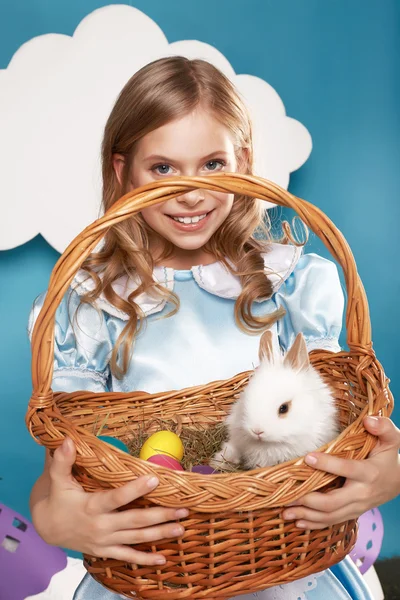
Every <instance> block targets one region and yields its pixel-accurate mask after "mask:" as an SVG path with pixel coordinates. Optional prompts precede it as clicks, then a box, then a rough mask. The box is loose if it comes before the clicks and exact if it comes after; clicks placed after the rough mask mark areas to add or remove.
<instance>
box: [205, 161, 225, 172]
mask: <svg viewBox="0 0 400 600" xmlns="http://www.w3.org/2000/svg"><path fill="white" fill-rule="evenodd" d="M224 166H225V163H224V162H223V161H222V160H209V161H208V163H206V168H207V171H219V170H220V169H222V168H223V167H224Z"/></svg>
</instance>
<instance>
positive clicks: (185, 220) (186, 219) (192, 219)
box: [167, 210, 212, 225]
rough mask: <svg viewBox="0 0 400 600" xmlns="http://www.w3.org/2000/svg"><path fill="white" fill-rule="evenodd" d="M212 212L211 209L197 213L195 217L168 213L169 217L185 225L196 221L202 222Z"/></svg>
mask: <svg viewBox="0 0 400 600" xmlns="http://www.w3.org/2000/svg"><path fill="white" fill-rule="evenodd" d="M211 212H212V211H211V210H210V211H209V212H205V213H203V214H201V215H195V216H193V217H188V216H181V217H174V216H173V215H167V217H169V218H170V219H172V220H173V221H176V222H177V223H183V224H184V225H194V224H196V223H200V221H202V220H203V219H205V218H206V217H208V215H209V214H210V213H211Z"/></svg>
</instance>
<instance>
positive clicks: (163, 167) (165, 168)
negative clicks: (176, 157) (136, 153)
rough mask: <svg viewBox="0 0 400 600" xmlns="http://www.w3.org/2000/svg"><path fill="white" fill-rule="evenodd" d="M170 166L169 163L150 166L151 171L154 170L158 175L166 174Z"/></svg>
mask: <svg viewBox="0 0 400 600" xmlns="http://www.w3.org/2000/svg"><path fill="white" fill-rule="evenodd" d="M170 168H171V167H170V166H169V165H156V166H155V167H153V168H152V171H156V173H158V174H159V175H168V174H169V169H170Z"/></svg>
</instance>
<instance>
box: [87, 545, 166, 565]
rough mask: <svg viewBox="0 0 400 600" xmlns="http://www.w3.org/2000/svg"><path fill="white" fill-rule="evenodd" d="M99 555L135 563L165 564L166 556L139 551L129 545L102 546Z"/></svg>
mask: <svg viewBox="0 0 400 600" xmlns="http://www.w3.org/2000/svg"><path fill="white" fill-rule="evenodd" d="M98 556H101V557H105V556H106V557H107V558H115V559H116V560H122V561H123V562H127V563H132V564H135V565H163V564H165V562H166V561H165V557H164V556H163V555H162V554H155V553H150V552H149V553H147V552H139V551H138V550H134V549H133V548H130V547H129V546H108V547H105V548H101V550H100V552H99V553H98Z"/></svg>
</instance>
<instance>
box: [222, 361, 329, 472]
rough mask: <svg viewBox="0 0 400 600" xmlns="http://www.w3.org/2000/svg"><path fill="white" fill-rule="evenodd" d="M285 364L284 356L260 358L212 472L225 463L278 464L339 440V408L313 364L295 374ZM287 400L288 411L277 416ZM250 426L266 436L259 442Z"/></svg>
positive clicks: (233, 411) (231, 416) (233, 410)
mask: <svg viewBox="0 0 400 600" xmlns="http://www.w3.org/2000/svg"><path fill="white" fill-rule="evenodd" d="M286 363H287V361H285V363H284V357H283V356H281V357H274V360H273V362H272V361H270V360H265V359H264V360H262V362H261V364H260V366H259V367H258V368H257V369H256V371H255V372H254V374H253V375H252V377H251V378H250V380H249V383H248V385H247V387H246V388H245V389H244V391H243V392H242V394H241V396H240V398H239V399H238V400H237V402H236V403H235V404H234V405H233V406H232V408H231V411H230V413H229V415H228V417H227V419H226V425H227V427H228V433H229V438H228V442H226V443H225V444H224V445H223V447H222V449H221V451H220V452H218V453H217V454H215V455H214V457H213V459H212V461H211V464H212V465H213V466H214V468H218V464H219V465H220V466H221V461H222V462H225V461H227V462H233V463H238V462H240V461H242V462H243V463H244V465H245V466H246V467H247V468H250V469H254V468H257V467H267V466H271V465H275V464H278V463H282V462H286V461H289V460H292V459H294V458H298V457H300V456H304V455H305V454H307V453H308V452H311V451H313V450H317V449H318V448H320V447H321V446H323V445H324V444H326V443H327V442H329V441H331V440H333V439H334V438H335V437H337V435H338V433H339V426H338V415H337V409H336V406H335V401H334V399H333V396H332V393H331V390H330V388H329V387H328V385H327V384H326V383H324V381H323V380H322V378H321V376H320V375H319V374H318V373H317V371H316V370H315V369H314V368H313V367H312V366H311V365H309V364H308V365H306V366H304V367H303V368H301V369H297V370H295V369H294V368H293V367H292V366H290V365H288V364H286ZM288 401H291V407H290V409H289V412H288V413H287V414H285V415H279V414H278V411H279V407H280V406H281V405H282V404H283V403H286V402H288ZM252 428H254V429H256V430H257V428H260V429H261V430H262V431H263V432H264V433H263V434H262V435H261V436H260V438H261V439H258V438H257V436H256V435H254V434H253V433H252V432H251V429H252Z"/></svg>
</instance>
